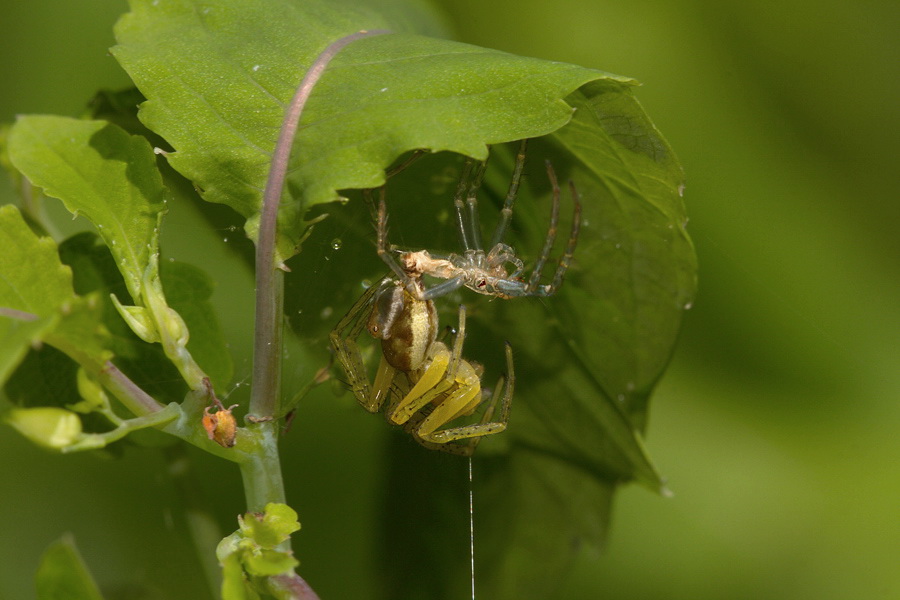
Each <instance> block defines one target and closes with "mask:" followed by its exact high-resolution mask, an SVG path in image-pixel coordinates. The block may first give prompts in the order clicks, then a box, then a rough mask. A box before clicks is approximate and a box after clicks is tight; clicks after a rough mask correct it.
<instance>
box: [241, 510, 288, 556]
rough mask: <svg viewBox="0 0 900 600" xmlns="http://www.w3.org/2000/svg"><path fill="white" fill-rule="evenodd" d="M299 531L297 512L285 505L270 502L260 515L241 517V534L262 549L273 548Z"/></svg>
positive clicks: (251, 514) (248, 514) (253, 514)
mask: <svg viewBox="0 0 900 600" xmlns="http://www.w3.org/2000/svg"><path fill="white" fill-rule="evenodd" d="M299 529H300V523H298V522H297V512H296V511H295V510H294V509H293V508H291V507H290V506H288V505H287V504H276V503H273V502H270V503H269V504H267V505H266V511H265V512H264V513H262V514H257V513H247V514H246V515H244V516H243V517H241V532H242V533H243V534H244V535H245V536H246V537H247V538H249V539H252V540H253V541H254V542H256V543H257V544H259V545H260V546H262V547H263V548H274V547H276V546H277V545H279V544H280V543H282V542H284V541H285V540H287V539H288V538H290V536H291V534H292V533H294V532H295V531H298V530H299Z"/></svg>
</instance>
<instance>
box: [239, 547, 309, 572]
mask: <svg viewBox="0 0 900 600" xmlns="http://www.w3.org/2000/svg"><path fill="white" fill-rule="evenodd" d="M299 564H300V561H298V560H297V559H296V558H294V557H293V556H292V555H291V553H290V552H281V551H278V550H270V549H268V548H263V549H262V550H260V551H259V552H254V553H252V554H251V553H247V554H246V555H244V567H245V568H246V569H247V573H249V574H250V575H253V576H254V577H268V576H270V575H280V574H282V573H287V572H288V571H291V570H292V569H294V567H296V566H297V565H299Z"/></svg>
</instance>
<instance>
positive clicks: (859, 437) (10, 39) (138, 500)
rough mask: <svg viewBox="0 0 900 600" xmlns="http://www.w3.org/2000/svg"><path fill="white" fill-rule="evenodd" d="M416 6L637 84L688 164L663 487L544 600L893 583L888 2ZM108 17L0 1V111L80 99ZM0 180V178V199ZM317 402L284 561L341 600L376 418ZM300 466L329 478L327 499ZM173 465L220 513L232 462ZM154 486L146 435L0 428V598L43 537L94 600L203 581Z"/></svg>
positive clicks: (225, 304) (354, 566) (687, 0)
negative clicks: (75, 449) (71, 537)
mask: <svg viewBox="0 0 900 600" xmlns="http://www.w3.org/2000/svg"><path fill="white" fill-rule="evenodd" d="M439 4H440V5H441V7H442V8H443V9H444V11H445V12H446V14H447V20H448V23H450V24H451V26H455V27H456V28H457V30H458V32H459V37H460V38H461V39H462V40H463V41H467V42H472V43H475V44H479V45H484V46H491V47H494V48H499V49H502V50H508V51H510V52H514V53H518V54H525V55H530V56H536V57H541V58H547V59H553V60H560V61H565V62H573V63H579V64H582V65H585V66H590V67H596V68H600V69H604V70H607V71H611V72H614V73H618V74H623V75H629V76H632V77H635V78H637V79H638V80H640V81H642V82H643V83H644V87H643V88H641V89H639V90H638V92H637V95H638V98H639V99H640V100H641V102H642V103H643V105H644V107H645V108H646V109H647V111H648V113H649V114H650V116H651V118H653V120H654V121H655V123H656V124H657V126H658V127H659V128H660V129H661V130H662V132H663V133H664V134H665V136H666V137H667V138H668V140H669V142H670V143H671V144H672V146H673V147H674V148H675V150H676V152H677V153H678V154H679V156H680V158H681V160H682V162H683V164H684V167H685V170H686V172H687V181H688V186H687V192H686V195H685V199H686V202H687V204H688V210H689V214H690V218H691V221H690V226H689V230H690V232H691V234H692V236H693V238H694V241H695V244H696V247H697V251H698V254H699V260H700V269H701V270H700V292H699V295H698V297H697V299H696V302H695V303H694V307H693V309H692V310H690V311H688V313H687V315H686V320H685V325H684V332H683V335H682V339H681V342H680V344H679V347H678V349H677V352H676V355H675V357H674V360H673V363H672V366H671V368H670V370H669V372H668V373H667V375H666V376H665V378H664V379H663V380H662V382H661V384H660V386H659V388H658V391H657V393H656V395H655V398H654V400H653V405H652V409H651V420H650V426H649V430H648V445H649V449H650V452H651V455H652V456H653V457H654V459H655V461H656V463H657V465H658V467H659V468H660V470H661V471H662V472H663V473H664V474H666V475H667V477H668V479H669V483H670V487H671V488H672V490H673V491H674V492H675V496H674V497H673V498H667V499H664V498H661V497H657V496H654V495H652V494H651V493H649V492H647V491H646V490H644V489H641V488H637V487H626V488H625V489H623V490H622V491H621V492H620V493H619V494H618V496H617V498H616V503H615V509H614V515H613V526H612V531H611V534H610V537H609V540H608V544H607V547H606V550H605V553H604V555H603V556H602V557H599V558H598V557H595V556H590V555H585V556H583V557H582V558H581V559H580V561H579V563H578V565H577V567H576V569H575V571H574V572H573V573H572V575H571V577H569V578H567V580H566V581H565V582H563V585H564V586H565V592H564V594H563V595H562V596H561V597H563V598H570V599H575V600H579V599H585V600H586V599H588V598H598V597H607V598H617V599H628V598H635V599H637V598H641V599H647V598H660V599H681V598H684V599H688V598H690V599H692V600H698V599H704V598H709V599H712V598H753V599H773V600H774V599H787V598H790V599H800V598H810V599H812V598H815V599H817V600H828V599H835V600H838V599H846V598H898V597H900V569H898V565H900V502H898V498H900V433H898V429H900V234H898V229H900V164H898V162H900V161H898V151H897V139H898V136H900V76H898V75H900V73H898V65H900V36H898V35H897V31H898V30H900V5H898V4H897V3H896V2H894V1H891V0H881V1H879V0H870V1H867V2H847V1H843V2H841V1H838V0H818V1H815V2H814V1H813V0H782V1H780V2H770V1H760V2H742V1H738V0H671V1H663V0H632V1H628V2H624V1H621V0H618V1H614V0H556V1H555V2H553V3H547V2H540V1H538V0H494V1H493V2H490V3H486V2H478V1H476V0H443V1H442V2H440V3H439ZM125 9H126V3H125V1H124V0H91V1H90V2H59V1H58V0H32V1H31V2H28V3H24V2H17V1H14V0H0V27H2V32H3V33H2V35H0V82H2V84H0V120H2V121H9V120H11V119H12V118H13V116H14V115H15V114H16V113H22V112H29V113H39V112H51V113H60V114H71V115H74V114H79V113H80V112H81V111H82V110H83V106H84V104H85V102H86V100H87V99H88V98H90V97H91V96H92V94H93V92H94V91H95V90H96V89H98V88H100V87H108V88H116V87H121V86H124V85H126V84H127V82H128V80H127V78H126V76H125V75H124V73H122V72H121V71H120V70H119V68H118V66H117V65H116V63H115V61H114V60H113V59H112V58H111V57H110V56H109V55H108V54H107V52H106V49H107V48H108V47H109V46H110V45H112V44H113V37H112V30H111V28H112V24H113V23H114V22H115V20H116V18H117V16H118V15H119V14H120V13H122V12H124V10H125ZM10 194H11V190H10V189H9V188H8V185H7V184H5V183H3V184H0V201H2V202H6V201H10V200H11V199H12V197H11V195H10ZM173 213H174V214H173V215H172V216H171V219H170V222H171V223H172V226H171V228H170V231H173V233H170V234H169V236H168V239H167V240H164V243H167V246H166V248H167V250H168V252H169V253H170V254H174V255H177V256H178V257H179V258H184V259H186V260H189V261H192V262H195V263H198V264H201V263H202V264H204V266H206V265H208V264H209V263H212V262H219V263H221V264H222V265H224V266H222V267H219V269H220V273H221V274H223V275H226V274H227V275H230V277H231V281H232V283H233V284H232V285H231V286H230V287H228V288H227V289H223V287H222V286H221V285H220V288H219V290H218V292H217V295H216V297H215V298H214V300H215V301H216V303H217V305H218V307H219V310H220V316H221V317H222V320H223V324H224V327H225V330H226V334H227V335H230V336H231V337H232V339H233V340H234V341H233V344H234V345H235V347H237V348H240V347H241V346H242V345H246V342H247V340H248V339H249V338H248V332H247V331H245V330H241V329H240V328H239V326H238V325H237V324H238V323H242V322H243V321H245V320H246V315H242V314H239V313H238V312H237V311H240V310H245V307H246V306H247V304H245V302H246V301H247V298H248V297H247V296H246V294H247V293H249V292H247V290H249V286H250V283H249V281H250V280H249V275H248V274H246V273H243V272H242V271H241V269H240V268H236V267H235V266H234V265H233V264H229V263H228V262H227V261H228V260H234V257H233V256H230V255H229V254H228V253H227V252H224V251H223V250H222V249H221V248H220V247H219V246H221V244H219V243H218V242H219V240H220V238H222V237H223V236H217V235H215V232H213V233H211V234H209V235H210V238H209V240H208V244H205V250H204V254H203V255H201V256H199V257H197V258H193V257H192V256H191V252H193V253H194V255H196V250H191V247H190V245H189V244H186V243H185V242H184V241H183V237H184V236H183V235H179V234H178V231H179V230H178V227H179V224H181V226H184V227H187V228H190V223H191V219H192V218H195V217H196V215H192V214H191V212H190V209H188V208H185V209H184V210H183V211H178V210H173ZM185 224H186V225H185ZM76 226H77V224H75V225H73V227H76ZM63 227H65V225H63ZM191 231H192V233H191V234H190V235H191V236H195V235H207V234H206V233H202V232H201V233H196V234H195V233H194V232H193V230H191ZM193 241H194V242H195V241H196V238H195V237H194V238H193ZM214 276H216V273H214ZM223 280H225V281H228V279H227V278H226V277H223ZM242 294H243V295H242ZM236 354H237V358H238V363H237V372H238V373H239V374H240V373H241V372H246V371H247V370H248V367H247V363H246V356H245V357H244V359H243V360H244V362H243V363H242V362H241V351H240V350H238V351H236ZM242 369H243V371H242ZM328 410H329V409H328V408H324V409H323V411H324V412H323V413H322V421H321V427H320V428H319V432H318V433H319V437H316V438H315V439H312V440H308V441H306V442H304V443H305V445H304V446H303V447H302V448H300V449H298V450H297V453H296V456H297V457H296V458H291V459H289V461H288V466H287V470H288V471H289V472H290V469H292V468H293V469H296V473H298V475H297V476H296V477H295V478H292V481H289V487H290V488H291V489H290V490H289V493H293V494H294V497H299V498H301V501H300V504H301V505H300V506H299V507H298V508H299V509H300V511H301V519H302V520H303V523H304V531H303V532H301V534H300V535H301V536H306V537H305V539H306V540H307V541H305V542H303V545H304V548H308V551H307V552H304V553H302V554H303V555H302V556H301V559H302V560H303V568H304V569H305V570H307V572H308V573H310V579H311V581H312V582H313V583H314V584H315V583H316V579H317V575H316V574H317V573H319V574H320V575H319V576H318V578H319V579H322V580H323V583H322V584H321V585H320V586H317V588H318V590H319V592H320V593H321V594H322V595H323V597H326V598H327V597H338V596H337V595H336V594H337V593H338V592H337V591H336V589H337V588H335V590H334V591H332V592H331V593H330V592H329V588H328V585H329V584H327V583H324V580H327V579H333V578H334V576H333V575H331V576H328V575H327V573H328V570H329V569H331V570H336V571H338V572H342V573H344V577H343V579H344V581H343V583H342V585H344V587H342V588H340V589H341V595H342V596H343V597H348V598H366V597H369V596H370V594H371V590H370V589H369V588H368V587H367V585H368V583H367V582H371V579H370V575H372V573H371V570H372V569H373V568H374V567H372V566H371V564H372V563H371V562H370V561H368V560H367V559H366V552H367V551H368V550H369V549H371V547H372V544H373V541H372V536H373V533H372V532H371V523H372V521H373V520H374V519H376V518H377V515H376V514H375V510H376V507H367V506H359V503H358V501H357V500H356V499H355V498H358V497H365V492H366V491H369V490H372V489H375V488H377V487H378V486H380V485H382V483H383V482H379V481H376V480H375V479H374V477H373V476H372V475H371V474H367V473H370V472H371V473H374V472H375V470H374V469H372V470H371V471H370V470H368V469H367V465H371V464H372V461H376V460H378V458H379V453H378V452H377V451H376V452H373V451H372V450H371V447H372V446H371V445H370V444H371V443H374V439H375V436H376V435H377V428H378V427H382V426H383V424H382V423H380V422H379V421H378V420H377V419H366V418H365V417H367V416H368V415H358V416H357V415H356V413H355V412H347V411H342V412H330V413H329V412H328ZM359 412H360V413H361V412H362V411H359ZM348 421H350V422H349V423H348ZM350 431H352V432H353V433H352V436H351V434H349V433H348V432H350ZM348 436H349V437H352V443H350V442H349V441H348ZM337 451H340V452H342V453H344V454H345V455H348V456H349V458H347V460H348V461H349V462H355V463H356V464H357V465H358V469H359V470H358V472H355V473H332V472H330V471H329V470H328V468H327V466H326V465H325V464H324V461H323V458H322V457H323V456H327V455H328V453H329V452H337ZM198 459H199V460H201V461H202V460H203V457H198ZM135 472H138V473H140V474H141V475H140V476H139V477H135ZM304 472H306V473H311V472H314V473H316V477H315V478H314V480H315V481H316V482H317V485H319V486H323V487H327V488H328V489H329V490H330V491H331V492H332V493H331V495H330V496H329V498H330V500H329V505H328V506H323V505H322V502H317V501H316V497H317V495H321V494H317V492H319V491H321V490H315V489H307V488H304V487H303V476H302V473H304ZM193 477H195V478H196V480H197V481H199V482H200V483H201V484H202V485H203V486H204V487H205V489H206V491H207V494H208V495H209V496H212V500H211V508H212V509H213V511H214V512H216V513H217V515H218V516H219V517H220V519H221V521H222V523H223V527H226V528H230V527H232V526H231V525H229V524H228V523H233V520H232V519H233V516H234V515H235V514H236V513H238V512H239V511H240V510H241V508H242V507H241V504H242V502H241V491H240V487H239V481H238V476H237V472H236V470H235V469H232V468H231V467H230V465H221V464H218V462H215V461H209V462H201V463H200V470H199V472H197V473H195V474H194V475H193ZM170 479H171V478H170V477H169V476H168V474H167V473H166V462H164V461H163V460H162V459H161V458H159V457H158V455H156V454H155V453H152V452H139V451H134V452H129V453H126V455H125V457H124V458H121V459H119V460H115V461H101V460H98V459H97V458H96V457H91V456H74V457H58V456H52V455H49V454H47V453H45V452H42V451H40V450H37V449H35V448H32V447H30V446H28V445H27V444H25V443H24V442H23V441H21V440H20V439H19V438H18V437H17V436H16V435H15V434H14V433H13V432H12V430H10V429H8V428H4V429H0V598H8V599H10V600H13V599H16V600H17V599H26V600H27V599H28V598H32V597H33V592H32V583H31V578H32V575H31V573H33V571H34V569H35V568H36V565H37V561H38V559H39V556H40V553H41V552H42V550H43V548H45V547H46V545H47V544H49V543H50V542H51V541H52V540H54V539H55V538H57V537H58V536H59V535H61V534H62V533H63V532H66V531H71V532H73V533H74V534H75V536H76V539H77V542H78V544H79V547H80V548H81V550H82V553H83V554H84V556H85V559H86V560H87V562H88V563H89V565H90V567H91V569H92V570H93V571H94V573H95V574H96V576H97V578H98V580H99V581H100V582H101V583H102V584H103V586H104V589H105V591H107V592H109V593H110V594H109V595H110V597H113V596H114V595H115V594H119V597H130V598H142V597H143V598H157V597H158V598H166V597H171V590H173V589H179V590H181V592H180V593H182V594H185V595H184V597H185V598H187V597H203V595H202V594H204V593H205V591H204V588H203V585H202V583H201V582H200V579H201V576H200V574H199V572H198V571H197V569H198V567H197V563H196V562H195V561H194V559H193V557H192V556H191V555H190V553H189V552H188V550H186V549H185V547H184V544H183V543H181V542H183V541H184V540H183V539H182V535H181V534H180V533H178V532H179V527H178V524H179V518H180V517H179V516H178V515H176V514H173V513H172V511H171V510H170V509H169V508H168V506H170V505H174V504H175V503H176V502H177V500H176V499H177V494H178V491H177V488H176V487H175V486H173V485H172V483H171V481H170ZM335 490H336V491H337V493H336V492H335ZM334 498H343V499H342V500H339V501H337V502H335V501H334ZM341 540H343V542H341ZM160 556H164V557H166V558H165V561H164V562H165V568H164V569H163V568H161V567H158V566H154V563H156V564H158V563H159V557H160ZM165 578H168V579H169V580H170V581H171V582H178V583H177V585H178V587H171V586H174V584H170V583H169V582H166V581H164V579H165ZM129 580H132V581H137V582H138V583H139V584H140V585H141V587H140V588H134V589H130V588H129V587H128V585H129V584H127V583H126V582H127V581H129ZM192 582H194V583H192Z"/></svg>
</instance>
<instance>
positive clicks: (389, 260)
mask: <svg viewBox="0 0 900 600" xmlns="http://www.w3.org/2000/svg"><path fill="white" fill-rule="evenodd" d="M384 196H385V188H384V186H381V188H380V189H379V198H378V219H377V220H376V222H375V234H376V238H377V240H378V241H377V245H376V247H375V251H376V252H377V253H378V256H379V257H380V258H381V260H383V261H384V262H385V264H386V265H387V266H388V267H390V268H391V270H392V271H393V272H394V273H395V274H396V275H397V277H398V278H399V279H400V281H403V282H408V281H409V276H408V275H407V274H406V272H404V271H403V268H402V267H401V266H400V264H399V263H398V262H397V259H395V258H394V255H393V254H391V251H390V249H389V248H388V243H387V229H388V227H387V220H388V218H387V203H386V202H385V201H384Z"/></svg>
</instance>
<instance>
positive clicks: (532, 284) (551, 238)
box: [525, 160, 560, 294]
mask: <svg viewBox="0 0 900 600" xmlns="http://www.w3.org/2000/svg"><path fill="white" fill-rule="evenodd" d="M546 164H547V177H548V178H549V179H550V185H551V186H552V188H553V202H552V204H551V206H550V227H549V229H548V230H547V238H546V239H545V240H544V247H543V248H542V249H541V253H540V255H539V256H538V259H537V261H535V263H534V270H533V271H532V272H531V277H530V278H529V279H528V285H526V286H525V290H526V293H527V294H531V293H534V290H536V289H538V284H539V283H540V281H541V272H542V271H543V270H544V264H545V263H546V262H547V258H549V256H550V250H552V249H553V243H554V242H555V241H556V230H557V226H558V225H559V196H560V191H559V183H558V182H557V180H556V171H554V170H553V165H551V164H550V161H549V160H548V161H547V162H546Z"/></svg>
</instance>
